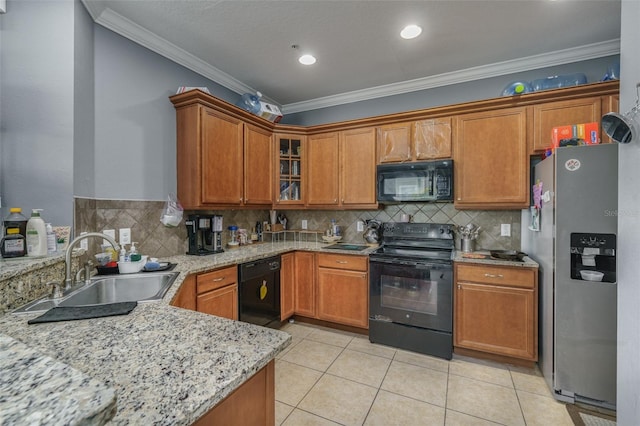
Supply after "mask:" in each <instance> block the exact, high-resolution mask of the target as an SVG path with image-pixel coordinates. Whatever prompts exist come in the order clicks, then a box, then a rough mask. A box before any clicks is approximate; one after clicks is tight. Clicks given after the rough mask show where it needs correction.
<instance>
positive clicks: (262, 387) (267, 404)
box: [193, 360, 276, 426]
mask: <svg viewBox="0 0 640 426" xmlns="http://www.w3.org/2000/svg"><path fill="white" fill-rule="evenodd" d="M275 406H276V398H275V361H273V360H272V361H269V363H268V364H267V365H265V366H264V367H263V368H262V369H260V371H258V372H257V373H256V374H254V375H253V376H252V377H251V378H250V379H249V380H247V381H246V382H245V383H243V384H242V385H241V386H240V387H239V388H238V389H236V390H235V391H233V392H232V393H231V394H230V395H229V396H227V397H226V398H225V399H223V400H222V401H220V402H219V403H218V404H217V405H216V406H215V407H213V408H212V409H211V410H209V411H208V412H207V413H206V414H205V415H203V416H202V417H200V418H199V419H198V420H197V421H196V422H195V423H193V425H194V426H227V425H252V426H270V425H274V424H275Z"/></svg>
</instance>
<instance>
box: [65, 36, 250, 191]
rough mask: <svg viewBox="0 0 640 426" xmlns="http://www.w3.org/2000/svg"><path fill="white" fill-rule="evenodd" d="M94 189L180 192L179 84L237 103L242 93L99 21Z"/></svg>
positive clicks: (96, 54) (96, 55) (96, 38)
mask: <svg viewBox="0 0 640 426" xmlns="http://www.w3.org/2000/svg"><path fill="white" fill-rule="evenodd" d="M94 34H95V193H94V194H92V193H81V192H76V195H78V196H86V197H93V196H95V197H96V198H99V199H116V200H118V199H119V200H122V199H124V200H164V199H165V198H166V196H167V194H168V193H169V192H175V191H176V188H177V184H176V125H175V124H176V119H175V116H176V112H175V108H174V107H173V104H172V103H171V101H169V96H171V95H173V94H175V93H176V90H177V89H178V87H179V86H195V87H201V86H207V87H208V88H209V91H210V92H211V93H212V94H213V95H215V96H217V97H219V98H222V99H225V100H227V101H229V102H232V103H234V102H235V101H236V100H237V99H238V97H239V95H238V94H236V93H235V92H232V91H230V90H228V89H226V88H224V87H222V86H220V85H218V84H216V83H214V82H212V81H211V80H208V79H206V78H204V77H202V76H200V75H198V74H196V73H194V72H192V71H190V70H187V69H186V68H184V67H182V66H180V65H178V64H176V63H174V62H172V61H170V60H168V59H166V58H164V57H162V56H160V55H158V54H156V53H154V52H152V51H150V50H148V49H146V48H144V47H141V46H139V45H137V44H135V43H133V42H131V41H129V40H127V39H126V38H124V37H121V36H119V35H117V34H115V33H114V32H112V31H110V30H107V29H105V28H103V27H101V26H99V25H95V33H94Z"/></svg>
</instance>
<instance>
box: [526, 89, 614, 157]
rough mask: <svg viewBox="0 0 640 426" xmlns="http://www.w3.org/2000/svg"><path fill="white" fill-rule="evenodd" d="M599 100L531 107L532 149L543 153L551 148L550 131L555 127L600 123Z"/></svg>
mask: <svg viewBox="0 0 640 426" xmlns="http://www.w3.org/2000/svg"><path fill="white" fill-rule="evenodd" d="M601 117H602V116H601V115H600V98H599V97H597V98H585V99H572V100H569V101H560V102H548V103H545V104H540V105H534V106H533V126H534V128H533V149H532V151H533V152H534V153H541V152H544V150H545V149H547V148H549V147H550V146H551V130H552V129H553V128H554V127H557V126H566V125H569V124H580V123H591V122H594V121H595V122H598V123H600V119H601Z"/></svg>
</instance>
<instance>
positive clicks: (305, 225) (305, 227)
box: [302, 219, 309, 229]
mask: <svg viewBox="0 0 640 426" xmlns="http://www.w3.org/2000/svg"><path fill="white" fill-rule="evenodd" d="M307 226H309V225H308V222H307V219H302V229H307Z"/></svg>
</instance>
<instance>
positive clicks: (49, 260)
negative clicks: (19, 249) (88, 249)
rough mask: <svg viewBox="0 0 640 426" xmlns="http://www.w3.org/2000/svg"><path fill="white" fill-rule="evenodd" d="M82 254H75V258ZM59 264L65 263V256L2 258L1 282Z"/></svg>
mask: <svg viewBox="0 0 640 426" xmlns="http://www.w3.org/2000/svg"><path fill="white" fill-rule="evenodd" d="M82 253H84V250H83V251H82V252H74V257H75V256H78V255H80V254H82ZM58 262H64V254H55V255H52V256H46V257H27V256H25V257H16V258H9V259H4V258H0V280H6V279H9V278H13V277H16V276H18V275H21V274H25V273H27V272H31V271H35V270H37V269H40V268H44V267H46V266H49V265H53V264H55V263H58Z"/></svg>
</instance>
